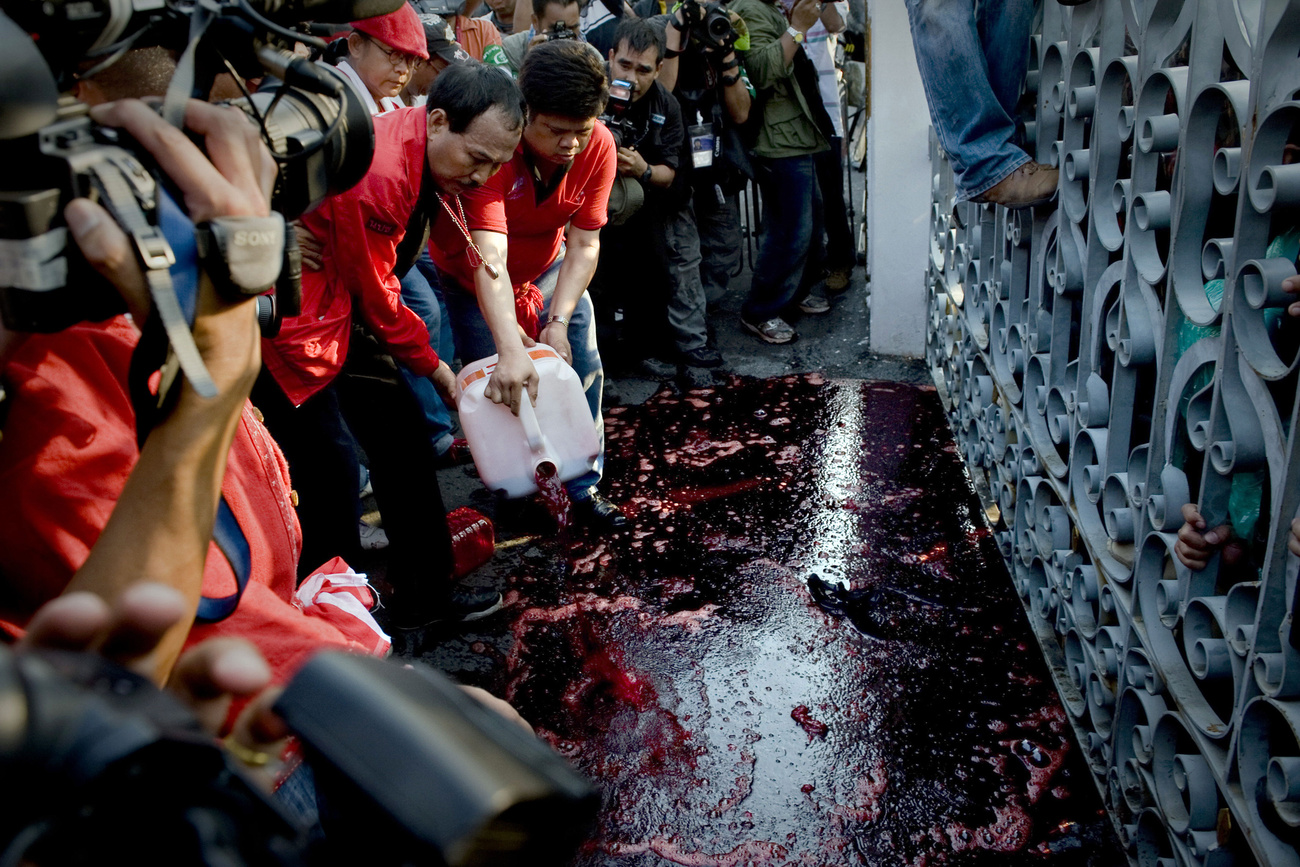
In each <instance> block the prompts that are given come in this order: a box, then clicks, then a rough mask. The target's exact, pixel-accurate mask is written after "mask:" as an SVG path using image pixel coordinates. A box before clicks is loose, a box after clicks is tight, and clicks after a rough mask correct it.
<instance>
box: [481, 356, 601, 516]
mask: <svg viewBox="0 0 1300 867" xmlns="http://www.w3.org/2000/svg"><path fill="white" fill-rule="evenodd" d="M528 357H529V358H531V359H532V361H533V365H534V366H535V367H536V368H537V376H538V379H539V380H540V382H539V384H538V386H537V406H536V407H535V408H534V406H533V404H532V402H531V401H529V400H528V396H527V395H525V396H524V400H523V402H522V403H521V405H520V407H519V415H518V416H517V417H516V416H515V415H514V414H513V413H511V412H510V408H509V407H506V406H502V405H501V404H499V403H493V402H492V401H490V400H488V399H487V396H486V395H485V394H484V391H485V390H486V389H487V383H488V377H489V376H491V374H492V371H493V370H495V369H496V366H497V357H496V356H495V355H491V356H488V357H487V358H483V359H480V360H478V361H476V362H474V363H473V364H467V365H466V366H465V367H464V369H462V370H461V372H460V375H459V376H458V377H456V385H457V390H458V391H459V394H460V403H459V407H458V410H459V412H460V426H461V428H463V429H464V431H465V439H467V440H469V450H470V454H472V455H473V456H474V466H476V467H477V468H478V474H479V477H480V478H481V479H482V480H483V484H484V485H485V486H487V488H488V490H492V491H500V492H501V493H503V494H504V495H505V496H507V497H523V496H527V495H528V494H531V493H533V492H535V491H536V490H537V471H538V469H539V468H541V469H542V471H543V474H544V475H545V474H547V473H549V472H550V471H551V469H552V468H554V474H555V475H557V476H558V477H559V479H560V481H562V482H567V481H569V480H570V479H576V478H577V477H578V476H580V475H582V474H583V473H585V472H587V470H589V469H590V468H591V467H592V464H593V462H594V461H595V460H596V455H597V454H599V452H600V440H599V439H598V438H597V437H596V425H595V422H594V421H593V420H592V417H591V410H590V409H588V408H587V398H586V396H585V395H584V394H583V392H582V381H581V380H579V379H578V374H577V373H575V372H574V370H573V368H572V367H570V366H569V365H568V364H567V363H566V362H565V361H564V359H563V358H561V357H560V355H559V353H558V352H556V351H555V350H554V349H552V348H551V347H549V346H547V345H546V344H544V343H539V344H537V345H536V346H534V347H532V348H530V349H529V350H528ZM544 464H549V465H550V466H543V465H544Z"/></svg>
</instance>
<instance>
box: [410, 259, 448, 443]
mask: <svg viewBox="0 0 1300 867" xmlns="http://www.w3.org/2000/svg"><path fill="white" fill-rule="evenodd" d="M402 303H403V304H405V305H406V306H407V307H409V308H411V310H412V311H414V313H415V315H416V316H419V317H420V318H421V319H422V320H424V325H425V327H426V328H428V329H429V345H430V346H432V347H433V350H434V351H435V352H437V353H438V357H439V358H441V359H442V360H443V361H446V362H448V363H450V362H451V357H450V356H445V355H443V354H442V351H441V349H440V348H439V346H438V343H439V340H438V334H439V332H440V331H441V328H442V318H443V317H442V309H441V307H440V306H439V305H438V299H437V298H436V297H435V296H434V294H433V289H432V288H430V286H429V283H428V281H427V280H426V279H425V277H424V275H423V274H422V273H420V271H419V269H417V268H412V269H411V270H410V271H408V272H406V276H405V277H404V278H403V279H402ZM398 368H399V369H400V370H401V371H402V379H403V380H404V381H405V382H406V385H407V387H408V388H410V389H411V393H412V394H414V395H415V399H416V402H417V403H419V405H420V411H421V412H422V413H423V415H424V421H425V425H426V426H427V427H428V429H429V438H430V440H431V441H432V442H433V448H434V451H436V452H437V453H438V454H442V453H443V452H445V451H447V449H449V448H451V444H452V440H453V436H452V422H451V411H450V410H448V409H447V405H446V404H444V403H443V402H442V398H441V397H439V396H438V390H437V389H436V388H434V387H433V383H432V382H430V381H429V379H428V377H424V376H416V375H415V374H414V373H411V371H409V370H407V369H406V367H405V366H404V365H401V364H399V365H398Z"/></svg>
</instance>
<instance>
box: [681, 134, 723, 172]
mask: <svg viewBox="0 0 1300 867" xmlns="http://www.w3.org/2000/svg"><path fill="white" fill-rule="evenodd" d="M686 134H687V135H688V136H690V139H691V165H693V166H695V168H697V169H704V168H708V167H709V166H711V165H713V149H714V147H716V145H717V141H718V137H717V136H716V135H715V134H714V132H713V124H711V123H697V124H695V125H694V126H690V127H687V129H686Z"/></svg>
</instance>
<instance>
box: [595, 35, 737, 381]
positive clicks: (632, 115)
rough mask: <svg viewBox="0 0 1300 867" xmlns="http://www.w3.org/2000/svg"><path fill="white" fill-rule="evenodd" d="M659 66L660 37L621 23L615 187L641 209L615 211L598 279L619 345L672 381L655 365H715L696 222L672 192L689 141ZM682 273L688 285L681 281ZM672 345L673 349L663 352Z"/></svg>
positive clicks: (667, 368) (612, 70) (613, 55)
mask: <svg viewBox="0 0 1300 867" xmlns="http://www.w3.org/2000/svg"><path fill="white" fill-rule="evenodd" d="M663 59H664V34H663V31H662V30H661V29H659V28H657V27H655V26H654V25H652V24H650V23H649V22H646V21H644V20H642V19H639V18H630V17H629V18H625V19H624V20H623V21H622V22H620V23H619V26H618V31H617V33H616V34H615V39H614V48H613V49H612V50H611V51H610V53H609V74H610V78H611V79H612V80H614V81H618V80H623V81H627V82H628V83H629V84H630V85H631V87H630V105H629V106H628V107H627V108H626V110H624V111H623V112H622V113H621V114H620V115H618V116H617V117H616V118H615V120H614V121H613V122H611V129H612V130H613V131H614V133H615V140H616V141H617V142H618V145H619V149H618V172H619V180H618V181H617V182H616V186H620V185H621V186H623V187H624V191H625V192H626V193H627V196H626V198H627V199H629V200H632V201H635V199H636V198H638V196H636V195H635V193H636V192H637V191H636V190H635V189H633V190H631V191H628V190H627V188H628V187H630V186H632V185H636V186H638V187H639V188H640V192H641V193H643V194H644V202H643V204H642V205H641V206H640V208H639V209H637V210H636V212H635V213H632V214H630V215H628V214H627V213H626V212H624V213H613V212H611V225H610V226H606V228H605V229H604V230H603V231H602V233H601V257H600V260H601V261H600V266H599V267H598V268H597V271H596V278H595V280H596V285H597V287H598V291H600V292H601V293H602V294H603V295H604V297H605V298H607V299H609V303H607V304H606V307H607V308H609V309H613V308H615V307H618V308H621V309H622V310H623V314H624V316H625V321H626V322H627V323H628V325H629V326H631V327H630V328H629V330H628V334H627V335H625V336H628V337H631V336H633V335H636V336H637V337H638V338H640V345H639V346H632V347H630V348H631V349H632V351H634V352H637V353H638V354H639V356H640V358H641V359H642V360H645V359H653V360H651V361H650V365H649V366H650V369H651V370H652V371H655V370H657V371H660V372H664V373H668V372H674V371H675V367H674V366H671V365H665V364H664V363H663V362H659V361H658V360H657V359H655V358H654V357H656V356H660V355H675V356H676V359H675V360H680V361H682V362H684V363H686V364H688V365H692V366H698V367H714V366H717V365H718V364H719V363H721V357H720V356H718V354H717V352H716V351H715V350H712V349H709V348H708V346H707V338H708V330H707V326H706V324H705V299H704V288H703V286H702V285H701V283H700V279H699V258H698V242H696V243H695V244H691V243H689V241H690V240H693V239H694V238H695V236H696V230H695V224H694V217H693V216H692V214H691V210H690V206H689V199H688V198H687V197H685V196H683V194H682V190H681V185H680V184H675V183H674V180H675V179H676V177H677V171H678V169H679V167H680V165H681V160H682V154H683V149H684V146H685V142H686V132H685V127H684V125H683V123H682V113H681V109H680V108H679V107H678V105H677V100H676V99H675V98H674V97H673V95H672V94H671V93H669V92H668V91H667V90H666V89H665V88H664V86H663V85H662V84H660V83H659V81H658V78H659V73H660V70H661V69H662V68H663ZM617 198H618V197H617V196H616V197H615V200H617ZM629 210H630V209H629ZM692 250H693V251H694V254H695V258H694V260H693V261H692V260H691V259H690V255H691V252H692ZM683 274H688V275H693V279H681V277H682V275H683ZM665 332H666V333H665ZM668 341H671V343H672V347H671V348H670V347H668V346H666V345H664V344H666V343H667V342H668Z"/></svg>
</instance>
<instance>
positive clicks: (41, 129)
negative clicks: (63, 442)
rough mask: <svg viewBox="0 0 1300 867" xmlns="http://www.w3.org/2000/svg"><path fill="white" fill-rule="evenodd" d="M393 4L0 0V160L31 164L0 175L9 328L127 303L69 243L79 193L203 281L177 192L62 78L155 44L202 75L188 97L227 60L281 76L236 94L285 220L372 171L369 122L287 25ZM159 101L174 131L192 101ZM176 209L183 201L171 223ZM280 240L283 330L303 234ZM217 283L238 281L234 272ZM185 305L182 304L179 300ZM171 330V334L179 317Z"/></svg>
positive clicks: (243, 72)
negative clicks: (258, 138) (300, 48)
mask: <svg viewBox="0 0 1300 867" xmlns="http://www.w3.org/2000/svg"><path fill="white" fill-rule="evenodd" d="M400 2H401V0H287V2H276V0H212V2H204V3H201V4H200V3H190V2H188V0H125V2H123V0H3V3H2V4H0V8H3V11H4V13H5V15H0V47H2V48H3V50H2V51H0V159H3V160H4V163H5V164H6V165H10V166H21V167H22V170H21V171H20V172H19V171H12V172H9V173H6V175H5V177H4V178H3V179H0V239H2V240H3V241H4V242H5V243H4V245H3V246H4V247H5V255H4V256H0V315H2V316H3V319H4V322H5V324H6V325H7V326H9V327H10V328H12V329H15V330H21V331H40V332H52V331H59V330H62V329H63V328H66V327H68V326H70V325H72V324H75V323H77V322H81V321H87V320H100V319H104V318H107V317H109V316H112V315H114V314H117V313H120V312H123V311H124V309H125V308H124V305H123V303H122V301H121V299H120V298H119V296H118V294H117V293H116V292H115V291H113V290H112V288H111V287H109V286H108V285H106V283H105V281H104V280H103V279H102V278H101V277H99V275H98V274H96V273H95V272H94V271H93V270H92V269H91V268H90V267H89V266H88V265H87V263H86V262H85V261H84V259H83V258H82V257H81V255H80V253H79V251H77V250H76V247H75V245H71V244H68V239H67V232H66V228H65V226H64V224H63V208H64V206H65V205H66V204H67V203H68V201H70V200H71V199H72V198H75V197H78V196H89V197H91V198H93V199H97V200H98V201H99V202H100V204H102V205H104V206H105V207H106V208H107V209H108V210H109V212H110V213H111V214H112V215H113V217H114V219H115V220H116V221H117V222H118V223H119V225H121V226H122V227H123V229H124V230H125V231H126V232H127V234H128V235H129V236H131V238H132V240H133V241H134V242H135V245H136V247H137V250H138V254H139V258H140V260H141V263H142V265H143V266H144V267H145V269H146V271H149V272H152V271H162V272H170V274H171V278H172V282H173V283H174V284H176V288H177V289H182V288H183V285H184V284H185V283H186V282H187V281H188V282H192V283H194V284H195V285H196V284H197V273H196V271H197V265H196V264H195V263H194V262H189V261H186V260H185V257H184V256H183V255H178V253H181V252H182V251H181V250H178V249H175V248H177V247H183V246H184V245H186V244H191V245H192V236H193V229H192V227H191V226H190V225H189V224H188V219H187V218H186V217H185V215H184V214H183V212H181V211H180V209H179V208H176V207H175V206H172V205H170V203H169V202H168V199H169V198H171V199H178V198H179V197H177V196H174V195H173V194H172V193H171V192H169V185H170V181H169V180H168V179H167V178H166V177H164V176H161V175H160V173H159V172H158V170H157V168H156V167H155V166H154V165H153V163H152V159H151V158H150V157H149V156H148V155H147V154H146V153H145V152H144V150H143V149H142V148H139V147H138V146H137V145H136V144H135V143H134V142H132V141H130V140H129V137H128V136H126V135H125V134H124V133H121V132H120V131H117V130H114V129H108V128H104V127H101V126H100V125H98V124H96V123H94V122H93V121H91V120H90V118H89V117H88V116H87V114H86V109H85V108H84V107H83V106H80V105H79V104H76V103H74V102H72V101H70V100H68V99H66V98H65V99H63V100H60V99H59V96H58V91H59V89H60V88H66V87H68V86H69V85H70V83H71V82H72V81H74V80H75V79H77V78H78V77H91V76H93V75H94V74H95V73H97V72H100V71H102V70H103V69H105V68H107V67H108V66H109V65H111V64H112V63H113V62H114V61H116V60H117V59H118V58H120V57H121V56H122V55H124V54H125V53H126V52H127V51H129V50H131V49H133V48H142V47H147V46H154V45H160V46H163V47H165V48H169V49H174V50H176V51H178V52H181V57H182V60H181V66H180V67H179V69H178V75H177V77H178V78H182V73H183V74H184V76H185V77H186V78H188V79H189V80H192V83H193V86H192V88H189V92H188V93H185V92H184V88H182V89H180V90H179V91H178V94H177V95H178V96H181V97H188V96H190V95H194V96H196V97H198V98H205V97H206V95H207V93H208V92H209V91H210V89H211V86H212V82H213V80H214V79H215V77H216V75H217V74H218V73H219V72H222V71H227V70H229V71H231V72H234V73H236V74H237V75H238V76H240V77H242V78H258V77H262V76H263V75H268V76H270V77H274V78H275V79H278V80H279V81H280V82H283V83H281V84H279V85H278V86H276V87H275V88H274V89H273V90H271V91H268V92H264V93H256V94H247V95H246V97H245V98H243V99H238V100H234V101H233V103H232V104H234V105H236V106H238V107H239V108H241V109H242V110H243V111H245V112H246V113H247V114H248V115H249V117H250V118H252V119H253V121H254V122H255V123H256V124H257V125H258V127H259V129H260V131H261V134H262V138H263V140H264V141H265V142H266V143H267V145H268V146H269V147H270V149H271V151H272V154H273V155H274V157H275V159H276V161H277V162H278V163H279V166H280V172H279V177H278V180H277V183H276V188H275V191H274V193H273V196H272V201H271V207H272V208H273V209H274V210H275V211H277V212H279V213H280V214H282V215H283V217H284V218H285V219H292V218H294V217H297V216H299V215H300V214H302V213H304V212H306V211H308V210H310V209H311V208H313V207H315V206H316V205H317V204H319V203H320V202H321V201H322V200H323V199H324V198H325V197H326V196H328V195H331V194H333V193H335V192H338V191H341V190H345V189H348V188H349V187H351V186H353V185H354V184H356V183H357V181H359V180H360V179H361V178H362V177H363V176H364V175H365V173H366V171H367V170H368V169H369V166H370V161H371V158H372V156H373V151H374V128H373V126H372V124H371V121H370V116H369V113H368V112H367V111H366V109H365V107H364V106H363V105H362V104H361V102H360V100H359V99H358V98H357V96H356V95H355V94H354V93H353V92H352V90H351V88H350V87H348V85H347V83H346V81H345V80H344V79H343V78H342V76H340V75H338V74H337V73H335V72H333V71H332V70H328V69H324V68H322V67H319V66H317V65H315V64H312V63H311V62H310V61H307V60H305V59H303V58H298V57H295V56H294V55H292V54H291V53H290V52H289V51H287V50H285V49H286V48H289V47H292V45H293V42H294V41H302V42H304V43H308V44H312V45H316V44H318V43H319V42H320V41H319V40H317V39H314V38H313V37H310V36H307V35H305V33H301V32H297V31H295V30H292V29H290V27H291V26H292V25H296V24H299V23H300V22H301V21H302V20H304V19H306V18H318V19H326V20H355V19H358V18H364V17H368V16H372V15H377V14H383V13H385V12H389V11H391V10H392V9H394V8H396V7H397V6H398V4H399V3H400ZM5 16H8V17H5ZM191 34H193V35H191ZM87 58H89V60H90V62H91V63H92V64H93V65H91V66H90V67H89V68H85V63H84V61H85V60H86V59H87ZM96 60H100V61H101V62H99V63H95V61H96ZM186 78H182V80H186ZM241 86H242V85H241ZM171 96H172V94H171V93H170V92H169V97H171ZM163 111H164V116H165V117H166V118H167V119H168V120H169V121H170V122H172V123H173V124H174V125H177V126H179V125H180V118H181V117H183V111H184V106H183V100H179V99H178V100H173V99H169V101H168V103H167V104H166V105H165V106H164V109H163ZM169 210H170V211H173V212H174V214H173V217H174V219H171V220H170V221H169V220H168V219H167V213H168V211H169ZM276 240H277V242H278V238H277V239H276ZM285 241H286V243H285V245H284V246H285V250H286V253H285V261H284V263H282V267H281V269H280V272H281V277H280V278H279V279H278V280H276V279H275V278H272V280H273V281H274V282H275V287H274V291H273V292H272V293H271V294H269V295H266V296H265V297H264V298H263V299H260V300H259V305H260V307H261V308H262V309H261V311H260V313H261V314H263V315H262V316H261V317H260V319H261V321H262V322H263V329H264V332H267V333H274V331H276V330H278V323H279V319H280V316H282V315H294V314H296V313H297V309H296V306H297V299H298V285H297V280H296V276H297V267H296V255H297V245H296V243H294V241H293V239H292V237H291V236H288V237H286V239H285ZM187 270H188V272H189V273H188V274H187V273H182V272H186V271H187ZM217 285H218V286H219V288H225V289H227V291H232V284H231V283H229V282H226V283H225V285H224V286H223V285H222V284H221V283H218V284H217ZM268 288H270V287H269V286H265V285H264V286H259V287H256V289H253V288H240V289H238V294H259V295H261V294H262V293H264V292H266V290H267V289H268ZM178 294H179V293H178ZM155 301H157V298H156V296H155ZM180 305H181V307H182V309H183V307H184V305H185V301H184V299H181V301H180ZM157 306H158V305H157V303H156V304H155V307H157ZM168 335H169V337H172V338H173V342H175V339H174V338H175V335H174V333H173V328H171V327H169V328H168ZM186 372H187V374H189V373H190V370H189V369H188V368H187V369H186Z"/></svg>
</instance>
